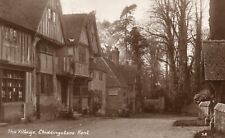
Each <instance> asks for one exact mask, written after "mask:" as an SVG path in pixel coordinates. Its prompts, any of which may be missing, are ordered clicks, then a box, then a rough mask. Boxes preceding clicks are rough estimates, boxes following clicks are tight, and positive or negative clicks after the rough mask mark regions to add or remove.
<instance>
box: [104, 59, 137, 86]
mask: <svg viewBox="0 0 225 138" xmlns="http://www.w3.org/2000/svg"><path fill="white" fill-rule="evenodd" d="M104 61H105V64H106V67H107V82H106V84H107V87H128V85H130V84H134V83H135V78H136V69H135V67H133V66H125V65H116V64H114V63H113V62H112V61H110V60H109V59H107V58H104Z"/></svg>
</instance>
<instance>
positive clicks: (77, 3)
mask: <svg viewBox="0 0 225 138" xmlns="http://www.w3.org/2000/svg"><path fill="white" fill-rule="evenodd" d="M150 1H151V0H61V3H62V8H63V12H64V13H82V12H84V13H88V12H91V11H93V10H94V11H96V17H97V20H100V21H103V20H108V21H111V22H113V21H115V20H118V19H119V17H120V14H121V12H122V10H123V9H124V7H126V6H130V5H131V4H136V5H137V9H136V11H135V14H134V15H135V18H136V19H137V20H144V19H146V18H147V17H146V16H145V15H146V11H147V10H148V9H149V8H150V7H151V5H150Z"/></svg>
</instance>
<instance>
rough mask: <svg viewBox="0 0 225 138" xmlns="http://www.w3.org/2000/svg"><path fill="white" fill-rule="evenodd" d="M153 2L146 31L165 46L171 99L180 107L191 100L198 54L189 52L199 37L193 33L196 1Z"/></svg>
mask: <svg viewBox="0 0 225 138" xmlns="http://www.w3.org/2000/svg"><path fill="white" fill-rule="evenodd" d="M154 2H155V3H154V8H153V10H152V12H151V22H150V24H149V27H148V29H147V31H146V32H148V34H149V35H150V36H154V37H157V38H158V42H159V43H161V45H162V46H164V47H163V48H161V49H162V50H164V51H165V56H164V57H166V60H162V61H164V63H165V64H166V65H168V66H166V68H167V67H168V74H169V76H170V77H169V79H168V83H169V84H168V86H169V90H170V99H171V102H172V103H173V105H174V109H175V110H177V111H179V110H180V109H181V108H182V107H183V106H185V105H186V104H188V103H189V102H190V101H191V100H192V97H191V95H190V94H189V92H190V91H191V90H192V88H191V78H192V76H191V72H192V68H193V67H192V66H193V62H194V60H195V56H194V57H193V53H191V54H188V51H190V50H189V49H190V48H191V47H193V46H194V45H195V42H193V40H195V39H196V34H194V35H193V34H192V32H194V30H193V29H194V28H193V26H192V25H193V20H192V19H193V18H194V17H193V16H192V11H193V5H192V4H193V3H192V0H155V1H154ZM200 30H201V29H200ZM193 38H194V39H193ZM198 41H201V38H198ZM194 50H195V49H194ZM198 56H199V55H198ZM190 57H192V58H190ZM164 59H165V58H164ZM166 71H167V70H166Z"/></svg>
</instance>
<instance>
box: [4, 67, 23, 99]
mask: <svg viewBox="0 0 225 138" xmlns="http://www.w3.org/2000/svg"><path fill="white" fill-rule="evenodd" d="M1 83H2V84H1V85H2V101H3V102H19V101H24V100H25V73H24V72H21V71H14V70H3V77H2V82H1Z"/></svg>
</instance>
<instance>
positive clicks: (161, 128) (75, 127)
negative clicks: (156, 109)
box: [0, 115, 206, 138]
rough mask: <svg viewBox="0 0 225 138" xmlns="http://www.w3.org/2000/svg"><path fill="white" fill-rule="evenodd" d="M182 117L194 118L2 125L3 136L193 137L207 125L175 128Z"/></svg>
mask: <svg viewBox="0 0 225 138" xmlns="http://www.w3.org/2000/svg"><path fill="white" fill-rule="evenodd" d="M180 119H193V117H185V116H173V115H144V116H133V117H131V118H100V117H90V118H82V119H80V120H56V121H46V122H33V123H28V124H14V125H7V126H5V127H0V137H1V138H15V137H16V138H26V137H32V138H55V137H59V138H193V135H194V134H195V133H196V132H198V131H200V130H204V129H206V128H205V127H173V126H172V124H173V122H174V121H176V120H180Z"/></svg>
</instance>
